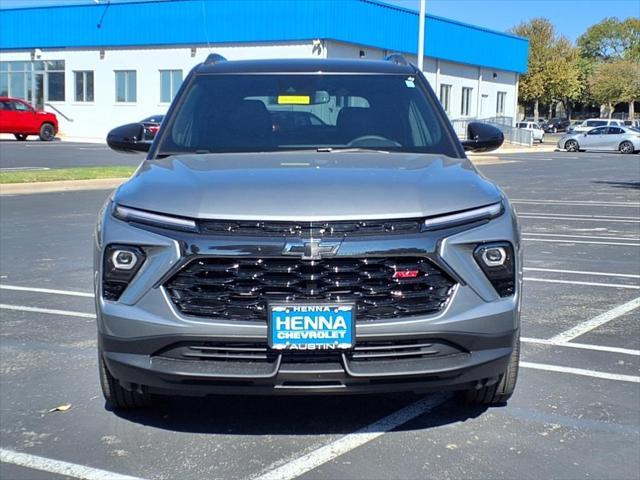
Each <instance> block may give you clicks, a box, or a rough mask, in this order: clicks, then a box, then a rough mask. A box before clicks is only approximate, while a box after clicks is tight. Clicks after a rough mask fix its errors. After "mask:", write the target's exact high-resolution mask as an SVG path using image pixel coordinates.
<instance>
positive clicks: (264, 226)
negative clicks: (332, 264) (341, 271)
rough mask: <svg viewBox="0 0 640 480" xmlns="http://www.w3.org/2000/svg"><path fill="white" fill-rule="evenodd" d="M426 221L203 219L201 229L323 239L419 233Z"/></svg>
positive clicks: (254, 234) (228, 233) (212, 231)
mask: <svg viewBox="0 0 640 480" xmlns="http://www.w3.org/2000/svg"><path fill="white" fill-rule="evenodd" d="M423 223H424V221H423V220H421V219H401V220H367V221H337V222H272V221H269V222H262V221H235V220H201V221H200V231H201V232H202V233H209V234H213V235H253V236H267V237H304V238H307V237H309V238H323V237H346V236H360V235H388V234H400V233H402V234H409V233H419V232H420V229H421V228H422V225H423Z"/></svg>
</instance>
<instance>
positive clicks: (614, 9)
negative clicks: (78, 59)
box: [0, 0, 640, 41]
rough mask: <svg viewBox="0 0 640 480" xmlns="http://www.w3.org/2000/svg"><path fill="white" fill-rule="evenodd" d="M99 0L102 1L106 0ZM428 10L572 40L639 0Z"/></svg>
mask: <svg viewBox="0 0 640 480" xmlns="http://www.w3.org/2000/svg"><path fill="white" fill-rule="evenodd" d="M95 1H96V0H0V8H15V7H25V6H33V7H36V6H40V5H57V4H83V3H84V4H93V3H94V2H95ZM99 1H100V2H102V3H105V2H106V1H107V0H99ZM112 1H113V2H116V1H130V0H112ZM159 1H163V0H159ZM205 1H216V0H205ZM263 1H269V0H263ZM298 1H313V0H298ZM334 1H343V0H334ZM383 1H386V2H387V3H391V4H396V5H400V6H403V7H406V8H410V9H414V10H418V8H419V6H420V1H419V0H383ZM427 12H428V13H431V14H433V15H438V16H440V17H446V18H451V19H454V20H459V21H461V22H466V23H471V24H473V25H479V26H482V27H485V28H489V29H492V30H498V31H506V30H508V29H510V28H511V27H513V26H515V25H517V24H519V23H521V22H524V21H526V20H529V19H531V18H534V17H539V16H543V17H547V18H549V19H550V20H551V22H552V23H553V24H554V25H555V26H556V29H557V31H558V33H560V34H562V35H565V36H566V37H568V38H569V39H570V40H573V41H575V39H576V38H577V37H579V36H580V35H581V34H582V33H583V32H584V31H585V30H586V29H587V28H588V27H589V26H591V25H593V24H594V23H598V22H599V21H600V20H602V19H603V18H606V17H612V16H613V17H619V18H627V17H631V16H635V17H640V0H427Z"/></svg>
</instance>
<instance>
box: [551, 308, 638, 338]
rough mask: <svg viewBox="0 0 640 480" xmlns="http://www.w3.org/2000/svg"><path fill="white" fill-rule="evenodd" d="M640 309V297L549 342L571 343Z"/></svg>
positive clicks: (560, 334) (556, 336)
mask: <svg viewBox="0 0 640 480" xmlns="http://www.w3.org/2000/svg"><path fill="white" fill-rule="evenodd" d="M638 307H640V297H638V298H634V299H633V300H631V301H629V302H627V303H623V304H622V305H618V306H617V307H615V308H612V309H611V310H608V311H606V312H604V313H602V314H600V315H598V316H597V317H594V318H592V319H591V320H587V321H586V322H582V323H580V324H578V325H576V326H575V327H572V328H570V329H569V330H566V331H564V332H562V333H559V334H558V335H554V336H553V337H551V338H550V339H549V340H550V341H552V342H570V341H571V340H573V339H574V338H577V337H579V336H580V335H584V334H585V333H587V332H590V331H591V330H593V329H594V328H598V327H600V326H602V325H604V324H605V323H607V322H610V321H611V320H614V319H616V318H618V317H621V316H622V315H624V314H626V313H629V312H631V311H632V310H635V309H636V308H638Z"/></svg>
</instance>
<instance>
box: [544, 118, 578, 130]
mask: <svg viewBox="0 0 640 480" xmlns="http://www.w3.org/2000/svg"><path fill="white" fill-rule="evenodd" d="M570 123H571V122H570V121H569V119H568V118H552V119H551V120H549V121H548V122H547V123H546V124H545V125H544V128H543V129H544V131H545V133H557V132H565V131H566V130H567V128H568V127H569V124H570Z"/></svg>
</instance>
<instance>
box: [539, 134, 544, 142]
mask: <svg viewBox="0 0 640 480" xmlns="http://www.w3.org/2000/svg"><path fill="white" fill-rule="evenodd" d="M540 143H544V135H543V136H542V137H541V138H540Z"/></svg>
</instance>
